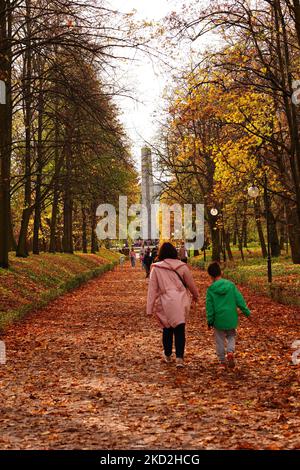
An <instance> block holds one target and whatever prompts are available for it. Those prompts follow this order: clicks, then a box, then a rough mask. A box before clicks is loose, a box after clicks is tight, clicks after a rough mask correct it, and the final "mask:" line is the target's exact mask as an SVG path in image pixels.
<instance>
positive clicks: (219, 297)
mask: <svg viewBox="0 0 300 470" xmlns="http://www.w3.org/2000/svg"><path fill="white" fill-rule="evenodd" d="M237 307H238V308H240V309H241V311H242V312H243V314H244V315H246V317H249V315H250V310H249V309H248V307H247V305H246V302H245V299H244V297H243V296H242V294H241V293H240V291H239V290H238V288H237V287H236V286H235V285H234V284H233V282H231V281H228V280H227V279H219V280H218V281H215V282H213V283H212V285H211V286H210V287H209V288H208V289H207V293H206V317H207V323H208V324H209V325H212V326H214V327H215V328H217V329H218V330H231V329H233V328H237V326H238V311H237Z"/></svg>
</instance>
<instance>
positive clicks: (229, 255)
mask: <svg viewBox="0 0 300 470" xmlns="http://www.w3.org/2000/svg"><path fill="white" fill-rule="evenodd" d="M225 246H226V251H227V254H228V258H229V260H230V261H233V254H232V251H231V247H230V232H229V230H227V231H225Z"/></svg>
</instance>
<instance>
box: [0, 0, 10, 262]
mask: <svg viewBox="0 0 300 470" xmlns="http://www.w3.org/2000/svg"><path fill="white" fill-rule="evenodd" d="M10 8H11V6H10V2H9V1H7V0H0V80H2V81H3V82H4V83H5V87H6V93H5V95H6V96H5V103H4V104H0V267H2V268H8V267H9V260H8V252H9V231H10V225H11V220H10V167H11V127H12V126H11V122H12V109H11V43H10V39H11V10H10Z"/></svg>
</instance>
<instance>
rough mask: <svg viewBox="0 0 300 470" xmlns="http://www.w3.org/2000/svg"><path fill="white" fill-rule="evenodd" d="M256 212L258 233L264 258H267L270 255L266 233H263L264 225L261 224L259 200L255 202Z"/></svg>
mask: <svg viewBox="0 0 300 470" xmlns="http://www.w3.org/2000/svg"><path fill="white" fill-rule="evenodd" d="M254 211H255V222H256V227H257V232H258V236H259V241H260V246H261V252H262V256H263V257H264V258H266V257H267V256H268V253H267V246H266V242H265V237H264V232H263V228H262V223H261V208H260V201H259V199H256V200H255V201H254Z"/></svg>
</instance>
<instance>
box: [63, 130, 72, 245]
mask: <svg viewBox="0 0 300 470" xmlns="http://www.w3.org/2000/svg"><path fill="white" fill-rule="evenodd" d="M67 138H69V137H67ZM71 153H72V146H71V143H70V142H68V144H67V145H66V152H65V156H66V174H65V181H64V233H63V240H62V243H63V251H64V253H71V254H73V253H74V248H73V199H72V189H71V177H72V163H71V162H72V157H71Z"/></svg>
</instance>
